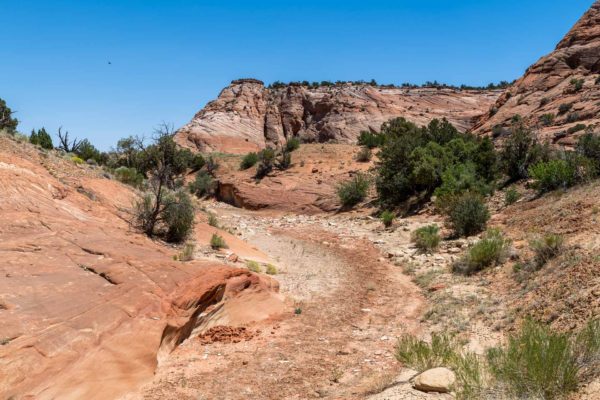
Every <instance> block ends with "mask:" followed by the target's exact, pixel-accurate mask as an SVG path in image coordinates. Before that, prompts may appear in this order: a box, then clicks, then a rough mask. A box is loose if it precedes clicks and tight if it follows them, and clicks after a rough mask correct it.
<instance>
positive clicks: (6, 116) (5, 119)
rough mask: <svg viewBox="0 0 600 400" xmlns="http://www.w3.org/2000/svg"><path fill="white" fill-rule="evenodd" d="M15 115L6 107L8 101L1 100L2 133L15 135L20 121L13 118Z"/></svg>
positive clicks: (0, 129) (0, 119)
mask: <svg viewBox="0 0 600 400" xmlns="http://www.w3.org/2000/svg"><path fill="white" fill-rule="evenodd" d="M13 114H14V112H13V111H12V110H11V109H10V107H8V106H7V105H6V101H4V100H2V99H0V131H6V132H8V133H9V134H11V135H14V133H15V132H16V131H17V125H19V121H18V120H17V119H16V118H13V117H12V115H13Z"/></svg>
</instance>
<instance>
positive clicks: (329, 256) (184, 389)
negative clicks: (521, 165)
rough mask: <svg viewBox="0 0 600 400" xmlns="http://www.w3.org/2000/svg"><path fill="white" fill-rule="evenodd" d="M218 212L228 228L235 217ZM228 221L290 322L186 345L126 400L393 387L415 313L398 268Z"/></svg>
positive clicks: (323, 243)
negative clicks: (271, 283)
mask: <svg viewBox="0 0 600 400" xmlns="http://www.w3.org/2000/svg"><path fill="white" fill-rule="evenodd" d="M217 212H218V213H219V215H220V217H221V218H222V220H225V221H227V220H228V219H229V218H231V216H232V213H233V212H234V211H232V210H230V209H227V208H222V209H219V210H218V211H217ZM235 213H236V215H235V217H236V222H238V225H237V226H242V227H248V228H247V229H246V230H245V231H244V232H243V236H245V239H247V240H249V241H250V243H252V244H253V245H255V246H256V247H257V248H259V249H260V250H261V251H263V252H264V253H266V254H268V255H269V256H270V257H271V258H272V259H273V260H274V261H276V264H277V267H278V269H279V273H278V275H276V276H275V277H276V279H278V280H279V281H280V283H281V290H282V293H283V294H284V295H286V296H287V298H288V302H289V305H290V307H289V314H287V315H286V316H284V317H283V318H282V319H281V320H280V321H269V322H268V323H264V324H262V325H260V326H257V325H255V326H249V327H248V328H247V330H248V331H250V332H251V333H250V334H249V335H248V334H246V333H245V334H244V337H240V339H239V340H226V341H223V342H219V341H215V342H212V341H211V340H205V338H203V340H198V339H197V338H192V339H189V340H188V341H186V342H184V343H183V344H182V345H181V346H180V347H179V348H178V349H177V350H175V351H174V352H173V354H172V355H171V356H170V357H169V359H168V360H167V361H166V362H165V363H164V364H163V365H161V367H160V368H159V369H158V371H157V373H156V376H155V379H154V380H153V381H152V382H151V383H149V384H148V385H146V387H145V388H144V389H143V391H142V393H141V394H139V395H135V396H129V397H127V398H146V399H159V398H160V399H248V398H253V399H306V398H320V397H322V398H336V399H337V398H339V399H351V398H365V397H366V396H367V395H368V394H369V393H374V392H378V391H381V390H382V389H383V387H385V386H387V385H389V384H390V383H392V382H393V380H392V379H390V378H391V377H396V375H397V374H398V371H399V367H400V366H399V365H398V363H397V361H396V360H395V359H394V357H393V347H394V344H395V340H396V337H398V336H399V335H401V334H402V333H403V332H411V333H417V332H419V322H418V318H419V316H420V315H421V313H422V311H423V308H424V300H423V298H422V296H421V294H420V290H419V289H418V288H417V287H416V286H415V285H414V284H413V283H412V282H411V280H410V279H409V278H408V277H407V276H405V275H403V273H402V271H401V268H399V267H397V266H394V265H391V264H390V263H388V262H387V260H385V259H384V258H382V255H381V253H380V251H379V250H377V249H376V248H375V247H374V246H373V244H372V243H371V242H369V241H367V240H360V239H357V238H354V237H340V236H338V235H336V234H335V233H334V232H329V231H327V230H325V229H318V228H316V227H315V226H314V225H310V224H307V225H303V224H297V226H296V227H294V228H286V229H285V230H282V229H278V228H273V227H271V226H270V225H269V224H268V223H267V224H265V223H257V222H259V221H260V218H261V217H260V216H257V215H256V214H252V213H248V212H242V211H239V210H235ZM239 222H241V223H239ZM260 222H264V221H260ZM407 390H408V389H407Z"/></svg>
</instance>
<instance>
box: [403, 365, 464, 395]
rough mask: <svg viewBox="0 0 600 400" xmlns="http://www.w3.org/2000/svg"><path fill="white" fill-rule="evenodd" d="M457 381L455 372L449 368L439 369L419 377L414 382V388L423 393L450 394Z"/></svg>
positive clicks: (431, 370)
mask: <svg viewBox="0 0 600 400" xmlns="http://www.w3.org/2000/svg"><path fill="white" fill-rule="evenodd" d="M455 381H456V376H455V375H454V372H452V371H451V370H449V369H448V368H443V367H438V368H432V369H428V370H427V371H425V372H423V373H421V374H419V375H417V376H416V377H415V379H414V380H413V387H414V388H415V389H417V390H420V391H422V392H438V393H448V392H450V390H451V388H452V385H454V382H455Z"/></svg>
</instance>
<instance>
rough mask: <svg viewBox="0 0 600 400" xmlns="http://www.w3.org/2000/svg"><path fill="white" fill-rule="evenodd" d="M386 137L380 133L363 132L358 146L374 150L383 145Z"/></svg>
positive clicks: (359, 137)
mask: <svg viewBox="0 0 600 400" xmlns="http://www.w3.org/2000/svg"><path fill="white" fill-rule="evenodd" d="M384 140H385V137H384V136H383V135H381V134H378V133H373V132H369V131H362V132H360V135H359V136H358V144H359V145H360V146H364V147H366V148H368V149H374V148H376V147H379V146H381V145H382V144H383V142H384Z"/></svg>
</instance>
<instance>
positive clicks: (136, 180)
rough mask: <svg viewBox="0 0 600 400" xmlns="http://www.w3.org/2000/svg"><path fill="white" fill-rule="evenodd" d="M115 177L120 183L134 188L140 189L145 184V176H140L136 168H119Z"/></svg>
mask: <svg viewBox="0 0 600 400" xmlns="http://www.w3.org/2000/svg"><path fill="white" fill-rule="evenodd" d="M115 177H116V178H117V180H119V181H120V182H123V183H125V184H127V185H131V186H133V187H140V186H141V185H142V183H143V182H144V175H142V174H140V173H139V172H138V171H137V170H136V169H135V168H127V167H124V166H123V167H119V168H117V169H115Z"/></svg>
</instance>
